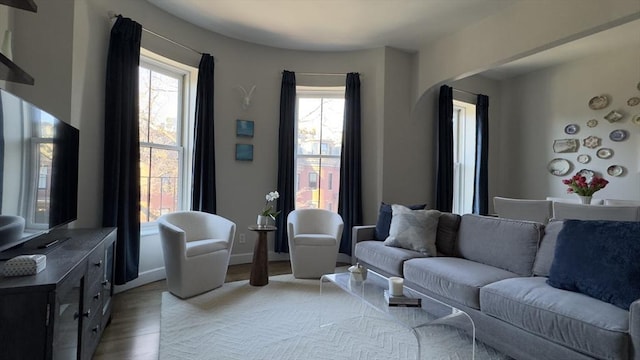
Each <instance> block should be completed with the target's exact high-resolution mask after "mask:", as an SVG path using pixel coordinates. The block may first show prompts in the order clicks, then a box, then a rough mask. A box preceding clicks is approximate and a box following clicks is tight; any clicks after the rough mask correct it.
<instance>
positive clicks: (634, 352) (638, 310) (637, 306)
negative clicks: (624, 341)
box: [629, 299, 640, 360]
mask: <svg viewBox="0 0 640 360" xmlns="http://www.w3.org/2000/svg"><path fill="white" fill-rule="evenodd" d="M629 335H631V354H629V355H630V358H631V359H635V360H640V299H638V300H636V301H634V302H632V303H631V306H630V307H629Z"/></svg>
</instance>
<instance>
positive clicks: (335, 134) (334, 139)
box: [320, 98, 344, 155]
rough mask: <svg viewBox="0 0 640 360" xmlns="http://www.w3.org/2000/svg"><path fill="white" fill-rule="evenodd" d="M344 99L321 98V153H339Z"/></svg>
mask: <svg viewBox="0 0 640 360" xmlns="http://www.w3.org/2000/svg"><path fill="white" fill-rule="evenodd" d="M343 123H344V99H332V98H325V99H322V146H321V147H320V149H321V154H322V155H340V148H341V146H342V124H343Z"/></svg>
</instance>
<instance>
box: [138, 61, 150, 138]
mask: <svg viewBox="0 0 640 360" xmlns="http://www.w3.org/2000/svg"><path fill="white" fill-rule="evenodd" d="M150 80H151V70H149V69H146V68H144V67H140V71H139V75H138V81H139V88H138V97H139V101H138V102H139V110H138V111H139V115H138V117H139V122H140V141H141V142H149V108H150V99H151V98H150V89H149V87H150V84H151V83H150Z"/></svg>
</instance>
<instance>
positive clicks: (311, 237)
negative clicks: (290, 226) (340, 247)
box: [293, 234, 337, 246]
mask: <svg viewBox="0 0 640 360" xmlns="http://www.w3.org/2000/svg"><path fill="white" fill-rule="evenodd" d="M336 242H337V241H336V239H335V238H334V237H333V236H332V235H326V234H298V235H296V236H294V237H293V243H294V244H296V245H311V246H336Z"/></svg>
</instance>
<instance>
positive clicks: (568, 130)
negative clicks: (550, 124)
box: [564, 124, 580, 135]
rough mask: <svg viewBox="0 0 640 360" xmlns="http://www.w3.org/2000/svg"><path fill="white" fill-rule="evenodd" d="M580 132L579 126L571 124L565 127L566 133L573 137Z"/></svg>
mask: <svg viewBox="0 0 640 360" xmlns="http://www.w3.org/2000/svg"><path fill="white" fill-rule="evenodd" d="M578 130H580V127H579V126H578V125H577V124H569V125H567V126H565V127H564V133H565V134H568V135H573V134H575V133H577V132H578Z"/></svg>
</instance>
